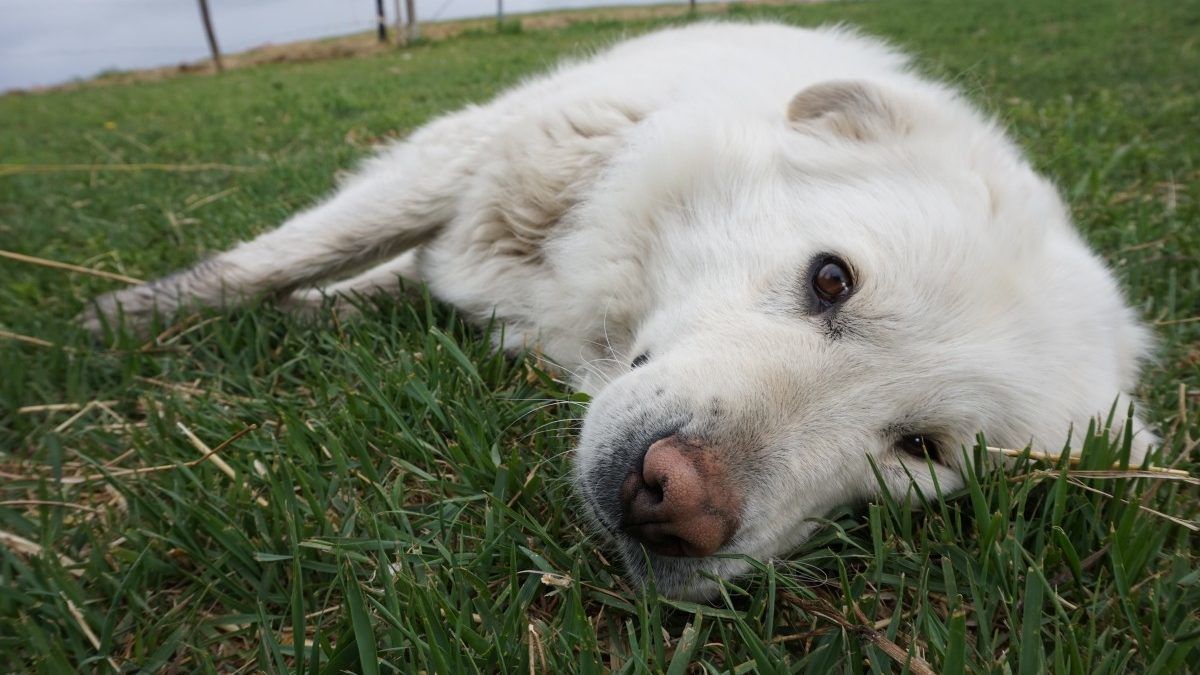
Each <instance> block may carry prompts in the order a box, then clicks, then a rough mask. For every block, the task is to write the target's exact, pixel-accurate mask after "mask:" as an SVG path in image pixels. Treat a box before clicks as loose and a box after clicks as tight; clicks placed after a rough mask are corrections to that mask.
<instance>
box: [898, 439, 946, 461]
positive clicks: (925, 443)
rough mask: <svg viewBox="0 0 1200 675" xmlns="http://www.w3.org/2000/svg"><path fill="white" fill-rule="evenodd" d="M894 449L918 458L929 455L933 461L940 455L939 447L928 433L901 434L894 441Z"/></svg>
mask: <svg viewBox="0 0 1200 675" xmlns="http://www.w3.org/2000/svg"><path fill="white" fill-rule="evenodd" d="M896 449H897V450H899V451H900V452H903V453H904V454H906V455H911V456H913V457H916V458H918V459H925V458H926V457H929V459H930V460H932V461H934V462H936V461H938V458H939V457H940V456H941V449H940V448H939V447H938V444H937V441H936V440H934V439H933V437H932V436H929V435H928V434H908V435H906V436H902V437H901V438H900V440H899V441H898V442H897V443H896Z"/></svg>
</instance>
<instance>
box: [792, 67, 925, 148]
mask: <svg viewBox="0 0 1200 675" xmlns="http://www.w3.org/2000/svg"><path fill="white" fill-rule="evenodd" d="M906 108H907V106H906V105H905V102H904V101H901V100H899V98H898V97H897V96H896V95H895V94H893V93H892V92H890V91H886V90H884V88H883V87H881V86H879V85H876V84H873V83H870V82H864V81H861V80H830V81H829V82H821V83H820V84H814V85H813V86H811V87H809V88H807V89H805V90H803V91H801V92H800V93H799V94H796V95H795V96H793V97H792V100H791V102H790V103H788V109H787V117H788V123H789V124H791V126H792V127H793V128H795V129H798V130H800V131H822V130H823V131H827V132H833V133H834V134H836V135H838V136H842V137H845V138H850V139H853V140H857V141H873V140H880V139H882V138H885V137H888V136H902V135H905V134H907V133H908V132H909V131H910V129H911V128H912V120H911V118H910V116H909V114H908V113H907V111H906Z"/></svg>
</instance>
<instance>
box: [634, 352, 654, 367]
mask: <svg viewBox="0 0 1200 675" xmlns="http://www.w3.org/2000/svg"><path fill="white" fill-rule="evenodd" d="M649 360H650V355H649V354H638V355H637V357H636V358H634V359H633V363H630V364H629V367H630V368H637V367H638V366H644V365H646V362H647V361H649Z"/></svg>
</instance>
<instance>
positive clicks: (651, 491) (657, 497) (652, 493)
mask: <svg viewBox="0 0 1200 675" xmlns="http://www.w3.org/2000/svg"><path fill="white" fill-rule="evenodd" d="M666 489H667V481H665V480H664V481H661V482H657V483H656V482H647V483H646V495H647V496H649V497H650V501H652V502H654V503H655V504H661V503H662V501H663V493H664V492H665V491H666Z"/></svg>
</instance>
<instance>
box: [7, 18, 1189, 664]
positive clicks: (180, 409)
mask: <svg viewBox="0 0 1200 675" xmlns="http://www.w3.org/2000/svg"><path fill="white" fill-rule="evenodd" d="M728 14H730V15H732V16H735V17H738V18H753V19H762V18H772V19H778V20H783V21H787V22H793V23H797V24H805V25H811V24H819V23H824V22H830V21H847V22H850V23H853V24H855V25H858V26H861V27H863V28H864V29H866V30H868V31H871V32H874V33H877V34H880V35H883V36H887V37H889V38H891V39H892V40H894V41H896V42H897V43H898V44H900V45H903V46H904V47H906V48H908V49H910V50H912V51H914V52H915V53H917V54H918V55H919V64H920V67H921V68H922V69H923V70H925V71H926V72H929V73H931V74H934V75H937V76H940V77H943V78H945V79H948V80H951V81H953V82H955V83H957V84H958V85H959V86H961V87H962V88H963V89H965V90H966V91H967V92H968V93H969V95H970V96H971V97H972V98H973V99H974V100H976V101H977V102H979V104H981V105H982V106H984V107H985V108H987V109H988V110H990V111H993V112H994V113H995V114H996V115H998V116H999V117H1000V118H1001V119H1002V120H1003V121H1004V122H1005V123H1006V124H1007V126H1008V127H1009V128H1010V129H1011V130H1012V133H1013V134H1014V135H1015V136H1016V138H1017V139H1018V140H1019V141H1020V143H1021V144H1022V145H1023V146H1024V147H1026V148H1027V149H1028V150H1029V152H1030V154H1031V155H1032V157H1033V158H1034V161H1035V162H1036V163H1037V165H1038V167H1039V168H1040V169H1041V170H1043V171H1044V172H1046V173H1047V174H1048V175H1050V176H1052V177H1053V178H1054V179H1055V181H1056V182H1057V183H1058V184H1059V185H1060V186H1061V188H1062V190H1063V192H1064V194H1065V195H1066V197H1067V199H1068V201H1069V202H1070V204H1071V207H1072V209H1073V211H1074V214H1075V218H1076V220H1077V222H1078V223H1079V226H1080V228H1081V229H1082V230H1083V232H1084V233H1085V235H1086V237H1087V238H1088V240H1089V241H1090V242H1092V244H1093V245H1094V246H1095V247H1096V248H1097V249H1098V250H1100V251H1101V252H1102V253H1103V254H1104V255H1105V256H1106V258H1107V260H1108V261H1109V263H1110V264H1111V266H1112V267H1113V269H1114V270H1115V271H1116V273H1117V275H1118V276H1119V278H1120V280H1121V282H1122V284H1123V287H1124V288H1125V289H1126V292H1127V293H1128V296H1129V297H1130V298H1131V299H1132V300H1133V302H1134V303H1135V304H1136V306H1137V307H1138V308H1139V310H1140V312H1141V314H1142V316H1143V317H1144V318H1145V320H1146V321H1147V322H1148V323H1151V324H1153V325H1154V327H1155V331H1156V333H1157V335H1158V337H1159V345H1158V350H1157V355H1156V359H1155V361H1154V362H1153V363H1152V364H1150V365H1149V367H1148V368H1147V372H1146V376H1145V378H1144V384H1143V386H1142V388H1141V390H1140V391H1139V394H1140V396H1141V398H1142V400H1143V401H1144V403H1145V406H1146V409H1147V411H1148V416H1149V417H1150V418H1151V419H1152V420H1153V421H1154V422H1155V424H1156V425H1157V427H1158V429H1159V430H1160V434H1161V435H1162V436H1163V438H1164V443H1163V449H1162V451H1161V455H1160V456H1158V457H1157V462H1158V463H1159V464H1162V465H1173V466H1175V468H1176V469H1180V470H1185V471H1189V472H1191V474H1192V475H1193V476H1196V475H1200V461H1197V457H1196V452H1195V447H1196V446H1195V439H1197V438H1200V422H1198V421H1197V420H1198V419H1200V346H1198V345H1200V320H1197V317H1198V315H1200V264H1198V263H1200V166H1198V162H1200V134H1198V133H1197V132H1198V131H1200V4H1197V3H1195V2H1177V1H1175V0H1140V1H1139V2H1118V1H1116V0H1063V1H1059V2H1043V0H1018V1H1014V2H1007V3H974V2H951V1H949V0H910V1H907V2H853V3H831V4H824V5H800V6H789V7H733V8H732V9H730V10H729V11H728ZM679 20H683V19H679ZM657 25H662V22H661V20H660V21H658V22H643V23H622V24H618V23H615V22H588V23H579V24H575V25H570V26H566V27H562V28H559V29H555V30H551V31H536V32H535V31H524V32H522V31H519V30H506V31H502V32H500V33H496V32H494V31H482V32H480V31H477V32H474V33H468V34H465V35H462V36H459V37H455V38H450V39H446V40H442V41H436V42H432V43H426V44H421V45H416V46H413V47H409V48H406V49H402V50H397V51H395V52H389V53H385V54H381V55H375V56H369V57H364V58H358V59H347V60H336V61H322V62H314V63H306V64H278V65H268V66H261V67H255V68H250V69H246V70H239V71H234V72H230V73H227V74H225V75H223V76H220V77H212V76H184V77H178V78H175V79H167V80H163V81H159V82H152V83H143V84H137V85H125V86H120V85H118V86H106V87H94V88H82V89H77V90H73V91H60V92H47V93H41V94H32V95H15V96H7V97H0V249H4V250H7V251H15V252H18V253H23V254H27V255H32V256H38V257H40V258H45V259H52V260H58V261H64V262H70V263H74V264H77V265H81V266H85V267H88V268H91V269H94V270H102V271H105V272H109V273H114V274H120V275H125V276H129V277H137V278H142V279H145V278H150V277H154V276H156V275H159V274H162V273H165V272H167V271H170V270H172V269H174V268H177V267H180V266H183V265H186V264H189V263H191V262H193V261H195V260H196V259H197V258H199V257H200V256H202V255H204V254H205V253H206V252H211V251H213V250H216V249H221V248H224V247H226V246H228V245H230V244H231V243H233V242H235V241H237V240H238V239H240V238H245V237H248V236H251V235H252V234H254V233H256V232H259V231H261V230H263V229H265V228H267V227H270V226H272V225H274V224H276V223H278V222H280V221H281V220H282V219H283V218H285V217H286V216H287V215H288V214H290V213H292V212H294V211H296V210H297V209H299V208H302V207H304V206H305V205H307V204H309V203H311V202H312V201H313V200H314V199H316V198H317V197H318V196H320V195H322V194H323V193H325V192H326V191H328V190H329V189H330V188H331V187H332V185H333V184H334V181H335V178H336V174H337V172H338V171H339V170H341V169H344V168H346V167H349V166H351V165H352V164H353V162H354V161H355V160H356V159H357V158H360V157H362V156H364V155H365V154H366V153H367V152H369V148H370V145H371V144H372V143H373V142H376V141H378V140H382V139H385V138H389V137H393V136H402V135H404V134H405V133H407V132H409V131H411V130H412V129H413V128H415V127H416V126H418V125H419V124H421V123H422V122H424V121H425V120H427V119H429V118H430V117H432V116H434V115H437V114H438V113H440V112H442V111H446V110H450V109H453V108H455V107H457V106H460V105H462V104H464V103H467V102H470V101H480V100H484V99H486V98H488V97H489V96H491V95H492V94H493V93H495V92H496V91H498V90H500V89H502V88H503V87H505V86H506V85H509V84H512V83H513V82H516V81H517V80H518V79H520V78H521V77H523V76H525V75H527V74H530V73H534V72H537V71H538V70H539V69H542V68H544V67H545V66H546V65H548V64H550V63H552V62H554V60H555V59H557V58H558V57H560V56H562V55H570V54H580V53H584V52H586V51H587V50H589V49H591V48H594V47H596V46H598V45H603V44H605V43H607V42H610V41H612V40H613V39H615V38H617V37H619V36H621V35H624V34H629V33H637V32H641V31H645V30H649V29H651V28H653V27H655V26H657ZM80 165H82V167H81V166H80ZM92 165H94V166H92ZM120 283H121V282H120V281H116V280H112V279H106V278H100V277H96V276H93V275H87V274H80V273H74V272H69V271H65V270H61V269H52V268H47V267H42V266H38V265H33V264H28V263H24V262H17V261H13V260H9V259H0V330H2V331H4V333H3V334H0V335H2V337H0V664H3V665H0V670H4V671H19V672H26V671H27V672H49V673H63V672H70V671H71V670H74V669H79V670H85V671H109V670H112V669H120V670H130V671H133V670H139V669H141V670H146V671H154V670H163V669H165V670H169V671H180V672H214V671H220V672H234V671H237V672H256V671H296V672H311V673H323V672H341V671H345V670H350V671H362V672H391V671H400V672H416V671H418V670H425V671H429V672H454V673H465V672H475V671H483V672H496V671H521V672H558V671H564V670H580V671H587V672H595V671H601V670H608V669H611V670H619V671H625V672H659V671H666V672H670V673H683V672H700V671H702V670H704V671H713V672H716V671H734V672H738V673H744V672H749V671H754V670H758V671H764V672H776V671H807V672H830V671H842V672H845V671H860V670H861V671H871V672H896V671H901V670H903V669H906V670H907V671H908V672H928V671H927V670H926V669H927V668H929V667H931V668H932V669H933V670H936V671H940V672H947V673H950V672H959V671H962V670H964V669H966V670H971V671H989V672H1018V671H1019V672H1022V673H1026V672H1039V671H1046V670H1051V671H1053V672H1056V673H1080V674H1084V673H1124V672H1131V671H1140V672H1173V671H1175V672H1178V671H1181V670H1182V671H1192V672H1196V671H1200V649H1197V644H1198V643H1200V614H1198V611H1200V564H1198V556H1200V532H1197V529H1198V526H1197V520H1198V519H1200V489H1198V488H1197V487H1196V483H1195V482H1194V481H1193V482H1190V483H1189V482H1188V481H1187V480H1166V479H1165V478H1164V477H1163V476H1162V475H1158V476H1155V477H1152V478H1142V479H1137V480H1135V479H1132V478H1131V477H1130V476H1129V475H1128V474H1121V473H1112V472H1109V473H1103V472H1102V473H1100V474H1098V475H1097V474H1088V473H1081V471H1084V470H1087V469H1106V468H1108V467H1109V466H1111V465H1112V463H1113V462H1114V461H1117V459H1118V458H1119V456H1120V453H1121V451H1122V446H1123V445H1124V443H1125V442H1126V439H1121V438H1113V439H1106V438H1104V437H1093V438H1089V439H1088V440H1087V442H1086V447H1085V451H1086V456H1085V458H1084V460H1083V462H1082V464H1081V465H1079V466H1074V467H1067V466H1065V465H1064V466H1054V465H1047V464H1036V463H1031V462H1029V461H1018V462H1016V465H1015V466H1012V467H1009V468H1008V469H1007V470H998V469H993V470H984V469H983V468H980V470H979V472H978V473H976V474H972V475H971V476H970V477H969V484H970V485H969V488H968V489H967V490H965V491H963V492H962V493H961V494H953V495H944V496H942V497H940V498H937V499H934V500H933V502H932V503H930V504H928V505H927V507H926V508H925V509H924V510H913V509H909V508H907V507H905V506H904V505H902V504H900V503H898V502H897V501H895V500H891V499H889V500H884V501H882V502H880V503H878V504H873V505H863V506H861V507H859V508H855V509H845V510H843V511H839V512H837V513H833V514H830V515H829V518H828V519H827V523H826V526H825V527H824V528H823V529H822V530H820V532H819V534H818V535H817V536H816V537H815V538H814V539H813V540H812V541H810V542H809V543H808V544H807V545H806V546H805V547H804V548H803V549H802V550H801V551H799V552H797V553H796V554H795V555H794V556H792V557H791V558H790V559H789V560H786V561H775V562H774V563H773V564H770V565H760V567H761V572H760V573H759V574H758V575H757V576H755V577H753V578H751V579H747V580H744V581H741V582H738V583H737V584H732V585H728V586H727V588H726V593H725V594H724V596H723V597H722V598H721V599H720V600H718V601H717V602H715V603H713V604H711V605H694V604H689V603H682V602H674V601H670V600H666V599H663V598H658V597H656V596H655V594H654V593H653V590H651V591H650V592H648V593H640V592H634V591H633V590H631V589H630V587H629V586H627V585H626V583H625V582H624V581H623V580H622V579H621V576H620V574H621V570H620V569H619V567H618V566H617V565H616V564H614V563H613V562H612V560H611V558H610V557H609V556H608V555H607V553H606V552H605V551H604V549H603V546H602V544H601V543H600V542H597V541H596V540H595V539H594V538H593V537H592V536H591V535H590V533H589V532H588V531H587V530H586V529H585V528H584V527H583V526H582V523H581V520H580V518H579V516H578V511H577V510H576V509H575V508H574V505H573V501H572V496H571V492H570V488H569V484H568V476H569V469H568V466H569V450H570V448H571V444H572V436H573V433H574V432H575V430H576V429H577V426H578V425H577V418H578V416H579V414H580V412H581V410H582V406H583V403H584V401H583V399H582V398H581V397H578V396H576V397H572V394H571V393H570V392H568V391H566V390H565V389H564V388H563V387H562V386H561V385H560V384H559V383H558V382H557V381H556V380H555V379H554V378H553V377H552V376H551V375H549V374H547V373H544V372H540V371H538V370H537V369H535V368H534V367H533V366H532V365H530V364H527V363H525V362H523V361H520V360H513V359H509V358H505V357H503V356H499V355H496V354H494V353H493V352H492V351H491V350H490V349H489V348H488V346H487V344H486V342H485V341H484V340H482V339H481V338H480V335H481V333H480V332H479V331H478V330H477V329H474V328H471V327H468V326H465V325H464V324H463V323H462V322H460V321H459V320H458V319H457V318H456V317H455V315H454V313H453V312H452V311H451V310H450V309H449V308H447V307H444V306H441V305H438V304H436V303H432V302H428V301H426V302H423V303H416V304H409V303H405V302H402V301H386V300H381V301H378V302H374V303H372V304H371V305H370V306H369V307H365V309H366V312H365V316H364V317H362V318H361V319H359V320H356V321H336V320H333V319H322V320H320V321H319V324H318V325H316V326H313V325H310V324H305V323H303V322H301V321H298V320H296V319H294V318H292V317H289V316H287V315H285V314H283V313H281V312H279V311H276V310H274V309H271V308H270V307H261V308H256V309H253V310H247V311H241V312H237V313H234V314H232V315H230V316H220V315H213V314H206V315H202V316H194V317H188V318H187V319H185V320H184V321H183V322H182V323H181V324H179V325H177V326H176V327H174V328H171V329H168V330H167V331H166V332H165V333H163V334H162V335H160V336H159V337H158V339H155V340H149V341H139V340H135V339H132V338H130V339H126V340H124V341H121V342H119V343H117V344H115V345H113V346H100V345H97V344H95V343H93V342H91V341H89V339H88V338H87V336H85V335H83V334H81V333H80V331H79V330H77V329H76V328H74V327H73V325H72V323H71V317H72V316H73V315H74V314H75V313H76V312H78V311H79V310H80V309H81V308H82V306H83V304H84V302H85V301H86V299H87V298H89V297H91V296H94V295H95V294H97V293H100V292H102V291H104V290H108V289H112V288H115V287H117V286H119V285H120ZM1014 320H1015V318H1014ZM1124 412H1125V411H1115V414H1117V415H1122V414H1124ZM1080 440H1081V442H1082V439H1080ZM965 451H966V452H977V450H972V449H965Z"/></svg>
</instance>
